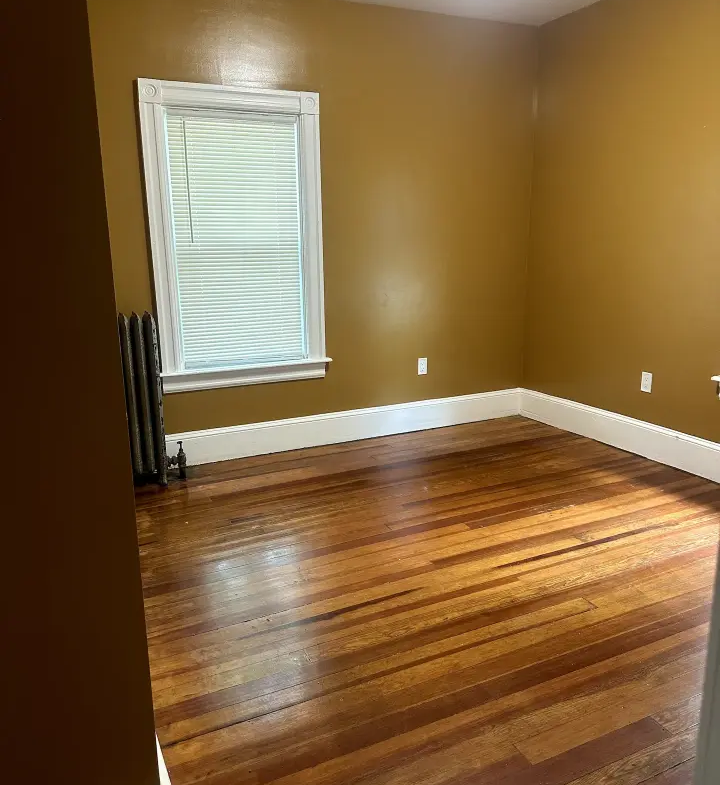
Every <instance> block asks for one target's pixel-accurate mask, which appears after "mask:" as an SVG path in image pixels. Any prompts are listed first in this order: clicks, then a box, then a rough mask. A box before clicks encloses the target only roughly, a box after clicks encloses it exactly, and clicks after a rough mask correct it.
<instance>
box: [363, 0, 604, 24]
mask: <svg viewBox="0 0 720 785" xmlns="http://www.w3.org/2000/svg"><path fill="white" fill-rule="evenodd" d="M350 2H352V3H370V4H371V5H392V6H396V7H397V8H411V9H413V10H415V11H434V12H436V13H439V14H450V15H452V16H471V17H474V18H476V19H494V20H497V21H499V22H519V23H521V24H527V25H542V24H545V22H549V21H551V20H552V19H557V18H558V17H559V16H564V15H565V14H569V13H571V12H572V11H577V10H578V8H584V7H585V6H586V5H592V4H593V3H595V2H597V0H350Z"/></svg>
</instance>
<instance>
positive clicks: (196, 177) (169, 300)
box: [138, 79, 330, 393]
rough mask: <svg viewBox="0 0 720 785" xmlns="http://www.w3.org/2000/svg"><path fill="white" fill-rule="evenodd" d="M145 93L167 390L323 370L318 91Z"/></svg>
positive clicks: (151, 88) (195, 88)
mask: <svg viewBox="0 0 720 785" xmlns="http://www.w3.org/2000/svg"><path fill="white" fill-rule="evenodd" d="M138 97H139V102H140V127H141V133H142V147H143V158H144V164H145V183H146V188H147V202H148V217H149V223H150V240H151V249H152V262H153V270H154V275H155V298H156V303H157V315H158V331H159V334H160V348H161V354H162V366H163V367H162V370H163V374H162V375H163V382H164V386H165V391H166V392H168V393H171V392H181V391H187V390H198V389H208V388H212V387H229V386H235V385H241V384H259V383H263V382H273V381H283V380H290V379H310V378H318V377H322V376H324V375H325V370H326V364H327V363H328V362H329V361H330V360H329V358H327V357H325V324H324V309H323V277H322V210H321V200H320V135H319V99H318V95H317V94H316V93H296V92H288V91H284V90H250V89H243V88H238V87H224V86H218V85H199V84H189V83H185V82H163V81H157V80H152V79H139V80H138Z"/></svg>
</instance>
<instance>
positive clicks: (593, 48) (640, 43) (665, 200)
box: [524, 0, 720, 441]
mask: <svg viewBox="0 0 720 785" xmlns="http://www.w3.org/2000/svg"><path fill="white" fill-rule="evenodd" d="M539 84H540V87H539V96H540V102H539V103H540V113H539V118H538V129H537V137H536V148H535V181H534V187H533V222H532V251H531V262H530V275H529V298H528V310H527V332H526V356H525V378H524V384H525V386H526V387H529V388H531V389H534V390H540V391H544V392H547V393H551V394H554V395H558V396H561V397H563V398H570V399H572V400H575V401H581V402H583V403H587V404H591V405H593V406H598V407H600V408H602V409H610V410H612V411H616V412H620V413H622V414H626V415H629V416H631V417H636V418H638V419H641V420H647V421H650V422H653V423H658V424H660V425H663V426H666V427H669V428H673V429H677V430H679V431H684V432H687V433H690V434H695V435H697V436H701V437H705V438H707V439H711V440H714V441H720V405H719V404H718V401H717V395H715V394H714V387H713V385H712V383H711V382H710V377H711V376H714V375H715V374H718V373H720V2H719V1H718V0H602V1H601V2H599V3H597V4H596V5H592V6H590V7H588V8H586V9H584V10H582V11H579V12H577V13H575V14H571V15H570V16H567V17H564V18H562V19H560V20H558V21H556V22H553V23H551V24H549V25H546V26H545V27H543V28H542V29H541V35H540V73H539ZM643 370H645V371H651V372H653V373H654V375H655V379H654V382H655V383H654V388H653V392H652V395H647V394H644V393H641V392H640V374H641V372H642V371H643Z"/></svg>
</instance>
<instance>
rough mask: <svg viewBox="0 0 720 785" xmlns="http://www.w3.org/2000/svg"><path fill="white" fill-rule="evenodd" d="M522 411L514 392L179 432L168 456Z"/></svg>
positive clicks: (286, 446) (294, 445)
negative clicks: (179, 451) (180, 450)
mask: <svg viewBox="0 0 720 785" xmlns="http://www.w3.org/2000/svg"><path fill="white" fill-rule="evenodd" d="M519 411H520V390H519V389H512V390H499V391H497V392H486V393H477V394H475V395H461V396H458V397H455V398H438V399H435V400H430V401H415V402H412V403H399V404H394V405H392V406H376V407H374V408H371V409H354V410H351V411H345V412H332V413H330V414H316V415H312V416H310V417H295V418H293V419H290V420H275V421H272V422H259V423H252V424H250V425H236V426H233V427H230V428H213V429H211V430H207V431H190V432H189V433H175V434H172V435H169V436H167V437H166V438H167V444H168V450H169V451H170V452H174V451H175V449H174V448H175V443H176V442H177V441H179V440H182V441H183V448H184V450H185V452H186V453H187V456H188V464H189V465H191V466H195V465H198V464H203V463H216V462H217V461H227V460H231V459H233V458H248V457H250V456H252V455H269V454H270V453H276V452H285V451H287V450H299V449H302V448H304V447H319V446H321V445H324V444H340V443H342V442H352V441H357V440H359V439H372V438H374V437H376V436H391V435H393V434H396V433H410V432H412V431H424V430H428V429H430V428H443V427H445V426H447V425H461V424H463V423H468V422H479V421H480V420H491V419H495V418H497V417H508V416H510V415H513V414H518V413H519Z"/></svg>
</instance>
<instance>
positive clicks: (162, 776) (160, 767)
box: [155, 736, 171, 785]
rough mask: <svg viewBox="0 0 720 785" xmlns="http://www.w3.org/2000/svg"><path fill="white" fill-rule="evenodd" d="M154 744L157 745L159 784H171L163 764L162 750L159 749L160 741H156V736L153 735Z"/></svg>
mask: <svg viewBox="0 0 720 785" xmlns="http://www.w3.org/2000/svg"><path fill="white" fill-rule="evenodd" d="M155 744H156V745H157V756H158V773H159V774H160V785H171V783H170V775H169V774H168V770H167V766H166V765H165V758H163V754H162V750H161V749H160V742H159V741H158V737H157V736H155Z"/></svg>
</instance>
